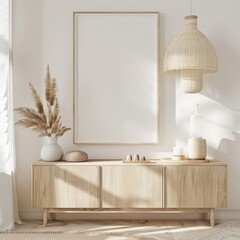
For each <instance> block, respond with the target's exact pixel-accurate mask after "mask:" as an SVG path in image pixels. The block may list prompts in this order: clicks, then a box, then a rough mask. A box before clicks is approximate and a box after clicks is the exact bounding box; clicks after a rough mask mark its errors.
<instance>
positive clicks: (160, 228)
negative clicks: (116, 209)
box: [12, 220, 240, 240]
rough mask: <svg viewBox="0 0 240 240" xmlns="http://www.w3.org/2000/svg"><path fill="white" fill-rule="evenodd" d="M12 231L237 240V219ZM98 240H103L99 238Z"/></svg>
mask: <svg viewBox="0 0 240 240" xmlns="http://www.w3.org/2000/svg"><path fill="white" fill-rule="evenodd" d="M12 232H16V233H17V232H18V233H23V232H26V233H28V232H29V233H33V232H34V233H36V232H37V233H47V232H52V233H53V232H57V233H86V235H92V236H93V237H92V239H98V238H97V236H100V235H101V234H104V235H107V237H106V238H104V239H112V240H113V239H116V240H118V239H149V240H150V239H156V240H159V239H166V240H167V239H177V240H180V239H184V240H200V239H204V240H239V239H240V220H226V221H221V222H219V221H218V222H217V225H216V226H215V227H210V226H209V221H200V220H196V221H194V220H193V221H191V220H183V221H180V220H178V221H173V220H161V221H160V220H149V221H144V220H142V221H140V220H139V221H136V220H134V221H129V220H126V221H123V220H119V221H116V220H114V221H110V220H101V221H85V220H84V221H82V220H81V221H80V220H78V221H77V220H75V221H54V222H49V224H48V226H47V227H43V226H42V222H41V221H28V222H24V223H23V225H19V226H17V227H16V228H15V229H14V230H13V231H12ZM101 239H103V238H102V237H101Z"/></svg>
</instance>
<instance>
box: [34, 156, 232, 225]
mask: <svg viewBox="0 0 240 240" xmlns="http://www.w3.org/2000/svg"><path fill="white" fill-rule="evenodd" d="M32 207H33V208H43V210H44V215H43V222H44V225H45V226H46V225H47V218H48V213H57V212H65V213H68V212H85V213H86V212H93V211H94V212H101V213H105V212H128V213H129V212H133V213H134V212H140V211H141V212H147V213H162V212H202V213H209V214H210V225H211V226H214V225H215V220H214V212H215V208H226V207H227V165H226V163H223V162H219V161H213V160H212V161H210V162H208V163H181V164H179V163H165V162H162V161H160V160H156V161H152V162H151V163H148V164H131V163H130V164H129V163H128V164H124V163H122V162H121V161H119V160H111V161H110V160H106V161H104V160H89V161H87V162H65V161H59V162H44V161H37V162H36V163H34V164H33V165H32Z"/></svg>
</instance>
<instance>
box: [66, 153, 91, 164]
mask: <svg viewBox="0 0 240 240" xmlns="http://www.w3.org/2000/svg"><path fill="white" fill-rule="evenodd" d="M64 160H65V161H68V162H84V161H87V160H88V155H87V153H85V152H83V151H70V152H67V153H65V156H64Z"/></svg>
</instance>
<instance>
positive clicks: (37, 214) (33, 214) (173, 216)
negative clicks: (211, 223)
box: [19, 209, 240, 220]
mask: <svg viewBox="0 0 240 240" xmlns="http://www.w3.org/2000/svg"><path fill="white" fill-rule="evenodd" d="M19 213H20V218H21V219H22V220H30V219H42V210H23V211H20V212H19ZM56 218H57V219H62V220H77V219H79V220H101V219H104V220H107V219H117V220H124V219H125V220H130V219H149V220H154V219H155V220H156V219H163V220H164V219H165V220H180V219H182V220H190V219H197V220H199V219H202V218H203V214H201V213H153V214H149V213H134V214H132V213H59V214H56ZM216 219H217V220H225V219H240V210H233V209H232V210H229V209H228V210H216Z"/></svg>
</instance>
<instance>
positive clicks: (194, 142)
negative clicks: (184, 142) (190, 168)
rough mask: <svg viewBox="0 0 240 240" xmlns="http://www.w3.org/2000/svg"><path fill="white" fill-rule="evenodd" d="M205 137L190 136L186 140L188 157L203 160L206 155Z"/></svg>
mask: <svg viewBox="0 0 240 240" xmlns="http://www.w3.org/2000/svg"><path fill="white" fill-rule="evenodd" d="M206 145H207V144H206V139H203V138H201V137H195V138H190V139H189V140H188V157H189V158H190V159H194V160H197V159H199V160H203V159H205V158H206V155H207V146H206Z"/></svg>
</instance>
